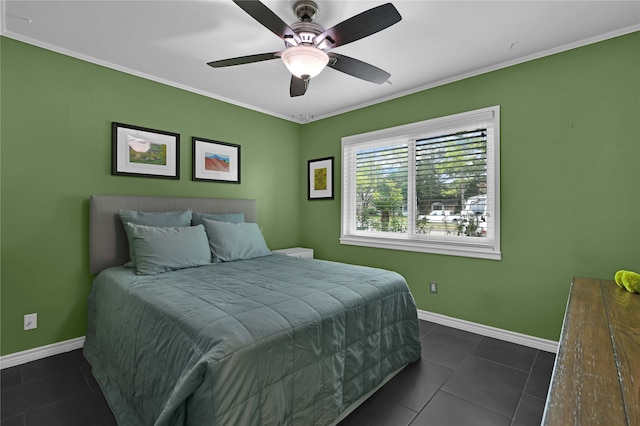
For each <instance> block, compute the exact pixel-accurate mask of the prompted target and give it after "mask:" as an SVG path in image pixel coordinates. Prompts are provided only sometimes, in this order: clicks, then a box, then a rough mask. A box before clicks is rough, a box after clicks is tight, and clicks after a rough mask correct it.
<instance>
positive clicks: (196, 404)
mask: <svg viewBox="0 0 640 426" xmlns="http://www.w3.org/2000/svg"><path fill="white" fill-rule="evenodd" d="M186 209H190V210H191V211H193V212H201V213H205V214H219V215H226V214H236V215H237V214H241V215H243V216H244V221H245V222H246V226H249V225H252V224H255V222H256V206H255V201H254V200H235V199H234V200H232V199H200V198H165V197H129V196H109V195H94V196H92V197H91V199H90V269H91V272H92V273H94V274H96V278H95V280H94V284H93V287H92V290H91V293H90V295H89V299H88V328H87V335H86V340H85V346H84V354H85V357H86V358H87V360H88V361H89V363H90V364H91V366H92V370H93V374H94V376H95V378H96V380H97V381H98V383H99V384H100V386H101V388H102V390H103V393H104V394H105V397H106V399H107V401H108V402H109V405H110V406H111V408H112V411H113V413H114V415H115V416H116V418H117V420H118V423H119V424H122V425H127V426H129V425H131V426H133V425H198V426H201V425H242V426H244V425H247V426H249V425H331V424H335V423H336V422H337V421H338V420H340V419H341V418H343V417H344V415H345V414H346V413H348V412H349V411H350V410H352V409H353V408H354V407H355V406H356V405H357V404H359V403H361V402H362V400H363V398H365V397H366V396H367V395H369V394H370V393H372V392H373V391H374V390H375V389H376V388H377V387H379V386H380V385H381V384H382V383H384V381H385V380H388V379H389V378H390V377H391V376H392V375H393V374H395V373H396V372H398V371H399V370H400V369H401V368H402V367H404V366H405V365H407V364H408V363H411V362H414V361H416V360H418V359H419V358H420V339H419V331H418V319H417V312H416V306H415V302H414V300H413V297H412V295H411V293H410V291H409V288H408V286H407V283H406V281H405V280H404V278H403V277H402V276H400V275H399V274H397V273H395V272H391V271H386V270H382V269H376V268H369V267H362V266H356V265H347V264H342V263H336V262H329V261H323V260H318V259H302V258H296V257H289V256H285V255H281V254H266V255H261V256H257V257H251V258H248V259H243V260H236V261H217V262H215V263H207V264H203V265H200V266H194V267H188V268H179V269H175V270H170V271H166V272H164V271H163V272H161V273H156V274H151V275H139V274H136V272H135V271H136V268H131V267H124V266H122V265H123V264H125V263H126V262H127V261H128V260H129V255H130V252H129V248H128V236H127V233H125V231H124V226H123V224H122V222H121V220H120V216H119V213H118V212H119V211H120V210H130V211H141V212H168V211H182V210H186ZM221 224H224V225H225V226H226V225H227V223H226V222H222V223H217V224H216V225H221ZM205 225H211V223H210V221H206V223H205ZM127 226H129V225H127ZM229 226H231V225H229ZM238 226H240V225H238ZM242 226H245V225H242ZM131 228H133V226H131ZM192 228H193V227H192ZM172 229H173V228H172ZM209 229H210V228H207V230H209ZM216 229H218V228H216ZM180 231H182V229H180ZM184 231H191V229H189V230H184ZM136 241H137V240H136ZM133 245H134V244H133V243H132V246H133ZM135 247H139V245H138V243H137V242H136V243H135ZM212 247H213V246H212ZM214 260H215V256H214ZM138 261H139V262H143V258H141V257H139V258H138Z"/></svg>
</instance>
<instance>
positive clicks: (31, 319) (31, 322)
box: [24, 314, 38, 330]
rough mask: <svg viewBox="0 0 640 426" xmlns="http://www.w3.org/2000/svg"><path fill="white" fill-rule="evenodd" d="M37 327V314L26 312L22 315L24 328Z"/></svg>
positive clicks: (31, 328)
mask: <svg viewBox="0 0 640 426" xmlns="http://www.w3.org/2000/svg"><path fill="white" fill-rule="evenodd" d="M34 328H38V314H27V315H25V316H24V329H25V330H33V329H34Z"/></svg>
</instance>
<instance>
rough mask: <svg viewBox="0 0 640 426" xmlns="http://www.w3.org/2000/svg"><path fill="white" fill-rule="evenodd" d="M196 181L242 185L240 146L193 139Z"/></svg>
mask: <svg viewBox="0 0 640 426" xmlns="http://www.w3.org/2000/svg"><path fill="white" fill-rule="evenodd" d="M191 143H192V148H193V149H192V151H193V158H192V176H191V179H192V180H194V181H209V182H223V183H237V184H239V183H240V145H237V144H233V143H228V142H220V141H215V140H211V139H204V138H197V137H192V138H191Z"/></svg>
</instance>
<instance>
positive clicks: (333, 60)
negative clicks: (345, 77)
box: [327, 52, 391, 84]
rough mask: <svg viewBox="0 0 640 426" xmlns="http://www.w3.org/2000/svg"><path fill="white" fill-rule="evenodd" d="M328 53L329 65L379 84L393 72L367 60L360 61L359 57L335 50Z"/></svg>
mask: <svg viewBox="0 0 640 426" xmlns="http://www.w3.org/2000/svg"><path fill="white" fill-rule="evenodd" d="M328 55H329V63H328V64H327V66H328V67H331V68H333V69H334V70H338V71H342V72H343V73H345V74H349V75H351V76H353V77H357V78H360V79H362V80H366V81H370V82H372V83H377V84H382V83H384V82H385V81H387V80H388V79H389V77H391V74H389V73H388V72H386V71H384V70H381V69H380V68H378V67H374V66H373V65H371V64H368V63H366V62H362V61H359V60H358V59H354V58H351V57H349V56H345V55H340V54H339V53H334V52H329V53H328Z"/></svg>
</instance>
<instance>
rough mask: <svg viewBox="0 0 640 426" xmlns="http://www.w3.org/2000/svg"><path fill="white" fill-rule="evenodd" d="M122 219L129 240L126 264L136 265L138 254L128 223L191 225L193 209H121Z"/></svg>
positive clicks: (129, 265)
mask: <svg viewBox="0 0 640 426" xmlns="http://www.w3.org/2000/svg"><path fill="white" fill-rule="evenodd" d="M118 213H119V214H120V220H121V221H122V225H124V230H125V231H126V232H127V240H128V241H129V259H130V260H129V261H128V262H127V263H125V265H124V266H128V267H134V266H136V256H135V253H134V252H133V248H132V247H131V236H130V235H129V231H128V230H127V223H134V224H136V225H146V226H191V210H183V211H174V212H140V211H137V210H119V211H118Z"/></svg>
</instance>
